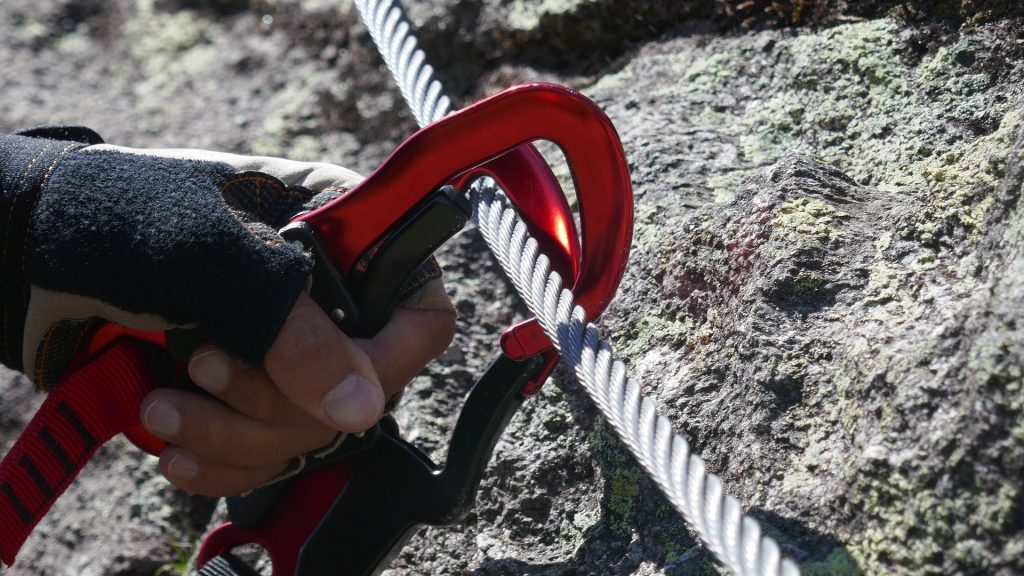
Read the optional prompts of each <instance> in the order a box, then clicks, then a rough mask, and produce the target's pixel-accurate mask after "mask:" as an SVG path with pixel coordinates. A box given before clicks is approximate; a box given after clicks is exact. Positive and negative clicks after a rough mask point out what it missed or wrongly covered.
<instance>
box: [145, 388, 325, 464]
mask: <svg viewBox="0 0 1024 576" xmlns="http://www.w3.org/2000/svg"><path fill="white" fill-rule="evenodd" d="M140 418H141V420H142V423H143V425H144V426H145V427H146V429H147V430H149V431H150V432H152V433H153V434H154V435H156V436H158V437H160V438H162V439H164V440H166V441H167V442H169V443H171V444H174V445H176V446H180V447H182V448H185V449H187V450H188V451H190V452H192V453H194V454H196V455H197V456H199V457H201V458H203V459H205V460H210V461H214V462H219V463H222V464H225V465H228V466H239V467H260V466H267V465H272V464H278V463H281V462H286V461H288V460H290V459H291V458H292V457H294V456H295V455H297V454H303V453H306V452H310V451H312V450H316V449H318V448H321V447H323V446H324V445H326V444H329V443H330V442H331V441H332V440H333V439H334V437H335V436H336V435H337V432H336V431H335V430H333V429H331V428H327V427H325V426H320V425H317V424H316V423H315V422H313V423H307V425H306V426H305V427H296V426H280V425H276V424H273V423H268V422H265V421H261V420H256V419H254V418H250V417H248V416H246V415H244V414H241V413H239V412H237V411H235V410H234V409H232V408H230V407H228V406H226V405H224V404H223V403H222V402H220V401H218V400H216V399H214V398H210V397H207V396H202V395H199V394H194V393H191V392H186V391H184V390H173V389H168V388H162V389H158V390H155V391H153V392H150V393H149V394H148V395H147V396H146V397H145V398H144V399H143V401H142V405H141V407H140ZM310 424H312V426H311V425H310Z"/></svg>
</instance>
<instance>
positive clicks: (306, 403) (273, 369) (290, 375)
mask: <svg viewBox="0 0 1024 576" xmlns="http://www.w3.org/2000/svg"><path fill="white" fill-rule="evenodd" d="M264 369H265V370H266V372H267V375H268V376H270V378H271V379H272V380H273V381H274V383H275V384H276V385H277V387H278V388H279V389H280V390H281V392H282V393H283V394H284V395H285V396H286V397H288V399H290V400H291V401H292V402H294V403H295V404H296V405H298V406H299V407H300V408H301V409H303V410H304V411H305V412H306V413H307V414H309V415H310V416H312V417H313V418H315V419H316V420H318V421H320V422H321V423H323V424H325V425H327V426H330V427H332V428H335V429H337V430H341V431H344V432H361V431H363V430H366V429H367V428H369V427H370V426H373V425H374V424H375V423H376V422H377V420H379V419H380V417H381V415H382V414H383V413H384V401H385V396H384V392H383V391H382V390H381V386H380V381H379V379H378V377H377V373H376V371H375V370H374V368H373V364H372V363H371V362H370V359H369V357H368V356H367V355H366V353H364V352H363V351H362V350H361V349H360V348H359V347H357V346H356V345H355V344H354V343H353V342H352V340H351V339H350V338H349V337H348V336H345V335H344V334H342V332H341V331H340V330H338V328H337V327H335V326H334V323H333V322H331V320H330V319H329V318H328V317H327V315H326V314H325V313H324V311H323V310H321V309H320V307H319V306H317V304H316V303H315V302H313V300H312V299H311V298H310V297H309V296H308V295H306V294H302V295H300V296H299V300H298V302H297V303H296V304H295V307H294V308H293V309H292V313H291V315H290V316H289V317H288V320H286V321H285V324H284V326H283V327H282V328H281V331H280V333H279V334H278V335H277V339H276V340H275V341H274V344H273V345H271V347H270V350H269V351H268V352H267V355H266V358H265V359H264Z"/></svg>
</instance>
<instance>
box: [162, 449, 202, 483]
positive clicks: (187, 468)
mask: <svg viewBox="0 0 1024 576" xmlns="http://www.w3.org/2000/svg"><path fill="white" fill-rule="evenodd" d="M198 473H199V463H198V462H196V460H195V458H193V457H192V456H190V455H189V454H188V453H186V452H178V453H177V454H175V455H174V456H173V457H171V461H170V462H168V463H167V475H168V476H171V477H174V478H177V479H179V480H191V479H193V478H195V477H196V474H198Z"/></svg>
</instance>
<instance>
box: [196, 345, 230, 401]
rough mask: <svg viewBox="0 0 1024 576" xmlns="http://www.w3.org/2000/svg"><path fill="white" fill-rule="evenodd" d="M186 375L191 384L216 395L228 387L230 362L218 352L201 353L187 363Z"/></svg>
mask: <svg viewBox="0 0 1024 576" xmlns="http://www.w3.org/2000/svg"><path fill="white" fill-rule="evenodd" d="M188 375H189V376H190V377H191V378H192V381H193V382H195V383H196V384H199V385H200V386H202V387H203V388H205V389H207V390H209V391H210V392H213V393H214V394H216V393H217V392H220V391H221V390H223V389H224V388H226V387H227V385H228V379H229V378H231V360H230V359H229V358H228V356H227V354H224V353H223V352H221V351H219V350H210V351H208V352H203V353H202V354H200V355H198V356H196V357H195V358H193V359H192V360H191V361H190V362H189V363H188Z"/></svg>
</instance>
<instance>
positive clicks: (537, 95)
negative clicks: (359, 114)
mask: <svg viewBox="0 0 1024 576" xmlns="http://www.w3.org/2000/svg"><path fill="white" fill-rule="evenodd" d="M538 139H546V140H551V141H553V142H555V143H556V144H558V145H559V146H561V147H562V150H563V152H564V154H565V156H566V159H567V161H568V163H569V166H570V169H571V171H572V173H573V178H574V183H575V187H576V191H577V195H578V201H579V205H580V211H581V214H580V222H581V227H582V238H583V242H582V246H580V245H578V244H574V242H575V240H574V239H575V238H576V234H575V226H574V224H573V219H572V215H571V213H570V212H569V210H568V208H567V206H566V203H565V200H564V196H563V195H562V194H561V191H560V190H559V191H558V198H557V201H555V200H554V199H553V194H554V187H556V186H557V183H555V184H551V182H553V180H547V181H546V180H545V176H544V175H545V174H550V172H549V170H550V169H549V168H547V166H546V164H545V165H544V170H543V171H542V172H541V174H542V176H541V177H539V178H538V176H537V175H536V173H535V172H532V171H531V163H533V162H536V161H539V156H533V155H535V154H536V151H533V150H532V149H530V148H525V149H524V148H523V146H524V145H527V144H528V143H529V142H531V141H533V140H538ZM510 151H511V152H512V154H511V155H509V154H508V153H509V152H510ZM485 175H488V176H492V177H494V178H495V179H496V180H498V181H499V182H500V183H501V184H502V185H503V187H504V188H505V189H506V190H507V192H508V195H509V197H510V199H511V200H512V201H513V203H515V204H516V205H517V206H518V207H520V210H521V212H522V214H523V216H524V220H525V222H526V223H527V225H528V226H529V227H530V228H531V232H533V233H534V234H535V235H536V236H537V237H539V240H538V241H539V242H540V243H541V247H542V249H543V251H544V252H546V253H548V254H549V257H551V258H552V260H553V261H561V262H562V266H563V267H565V268H567V269H568V270H561V271H560V272H563V274H565V273H567V274H568V275H567V276H566V282H565V284H566V285H567V286H570V287H573V290H574V293H575V296H576V300H577V302H578V303H579V304H580V305H582V306H583V307H584V308H585V310H586V311H587V318H588V319H593V318H595V317H596V316H597V315H598V314H599V313H600V312H601V311H603V310H604V308H605V307H606V306H607V305H608V303H609V302H610V301H611V299H612V298H613V296H614V294H615V291H616V290H617V288H618V284H619V281H620V279H621V277H622V274H623V271H624V269H625V264H626V258H627V256H628V253H629V245H630V240H631V236H632V189H631V186H630V181H629V174H628V169H627V165H626V161H625V156H624V154H623V151H622V147H621V144H620V142H619V139H618V136H617V134H616V133H615V131H614V128H612V126H611V122H610V121H609V120H608V118H607V117H606V116H605V115H604V113H603V112H601V110H600V109H599V108H598V107H597V106H596V105H595V104H594V103H592V102H591V101H589V100H587V99H586V98H584V97H583V96H581V95H580V94H579V93H577V92H575V91H573V90H571V89H568V88H564V87H561V86H555V85H550V84H532V85H528V86H520V87H516V88H512V89H510V90H507V91H505V92H502V93H501V94H498V95H496V96H493V97H491V98H488V99H486V100H483V101H481V102H479V103H477V104H474V105H473V106H470V107H468V108H466V109H464V110H462V111H460V112H457V113H455V114H453V115H451V116H448V117H447V118H445V119H443V120H441V121H439V122H437V123H435V124H432V125H430V126H428V127H426V128H424V129H423V130H420V131H419V132H417V133H416V134H415V135H413V136H412V137H411V138H409V139H408V140H406V141H405V142H404V143H403V144H402V145H401V146H400V147H399V148H398V149H397V150H396V151H395V152H394V153H393V154H392V155H391V157H389V158H388V160H387V161H386V162H385V163H384V164H382V165H381V166H380V167H379V168H378V169H377V170H376V171H375V172H374V173H373V174H372V175H371V176H370V177H369V178H367V179H366V181H364V182H363V183H362V184H361V185H360V186H358V187H357V188H355V189H353V190H352V191H351V192H350V193H349V194H348V195H346V196H344V197H342V198H340V199H339V200H337V201H335V202H334V203H331V204H329V205H327V206H325V207H323V208H321V209H319V210H317V211H315V212H311V213H308V214H305V215H302V216H300V217H299V218H298V219H299V220H301V221H304V222H306V223H308V224H310V225H311V226H313V227H315V228H316V229H317V230H318V232H319V233H320V235H321V237H323V238H325V239H327V241H328V250H329V251H330V252H331V255H332V257H333V258H334V259H335V261H336V262H337V264H338V265H339V267H340V268H341V269H342V271H343V273H347V272H349V271H350V270H351V269H352V268H353V266H355V264H356V263H357V262H360V261H361V259H362V258H363V251H364V250H365V249H366V247H368V246H372V245H373V243H374V242H375V241H376V238H377V237H378V236H379V235H380V231H381V229H382V228H384V227H386V226H388V225H390V221H389V220H388V219H387V213H388V211H397V212H405V211H408V210H411V209H412V208H413V207H414V206H415V205H416V203H417V202H419V201H420V199H421V198H423V196H424V194H426V193H428V192H429V191H431V190H434V189H436V188H439V187H440V186H442V185H444V184H453V185H456V187H457V188H459V187H461V188H463V189H464V187H465V186H466V185H468V184H469V183H470V182H471V181H472V180H474V179H476V178H478V177H480V176H485ZM519 179H522V180H523V181H524V182H525V183H526V185H525V186H523V187H517V182H518V181H519ZM537 182H541V183H542V185H540V186H537V185H536V183H537ZM522 206H529V207H530V209H529V210H522ZM536 230H539V231H540V232H539V233H538V232H536ZM556 258H557V259H558V260H555V259H556ZM575 262H578V263H579V264H578V266H573V263H575ZM538 334H539V335H540V336H538ZM502 343H503V350H504V356H505V358H506V359H505V360H504V362H506V363H513V364H510V365H514V363H516V362H517V361H522V360H523V359H524V358H527V357H531V356H536V355H538V354H541V353H545V354H547V356H548V364H547V365H546V366H545V367H543V368H541V369H540V370H539V372H540V374H541V377H540V381H542V380H543V377H546V375H547V373H548V371H549V370H550V367H551V366H552V363H551V358H552V355H551V354H550V353H549V352H546V350H548V349H550V347H551V344H550V342H549V341H548V340H547V338H546V337H545V336H544V335H543V333H542V332H540V330H539V329H538V328H537V326H536V323H535V322H532V323H531V322H528V323H524V324H521V325H519V326H517V327H514V328H512V329H510V331H509V332H508V333H507V334H506V335H505V337H504V338H503V340H502ZM516 345H518V347H517V346H516ZM555 359H556V360H557V358H555ZM523 364H524V363H522V362H520V366H519V367H517V368H515V369H508V368H506V369H507V370H509V371H510V372H511V373H514V374H519V375H520V376H521V377H523V378H525V376H523V375H522V372H521V370H529V371H531V372H532V371H533V370H534V369H532V368H528V367H525V366H524V365H523ZM492 368H493V367H492ZM537 380H538V379H537V378H534V381H537ZM475 392H476V388H474V392H471V394H470V399H471V400H473V399H474V393H475ZM503 402H504V403H503V404H502V406H504V407H505V408H503V409H505V410H514V409H515V407H516V406H518V404H516V403H515V402H514V401H511V400H504V401H503ZM507 415H508V414H502V415H500V416H507ZM463 417H466V414H465V412H464V413H463V414H462V415H461V416H460V423H461V422H463ZM468 418H470V419H472V418H474V416H472V415H471V416H468ZM496 420H502V421H506V422H507V418H504V419H503V418H496ZM470 427H471V425H470ZM458 428H459V426H458V425H457V426H456V429H457V430H458ZM493 429H494V430H497V429H498V428H493ZM454 440H455V438H453V442H454ZM461 440H465V439H464V438H462V439H461ZM491 440H492V438H483V437H475V438H473V439H472V440H471V441H472V442H475V443H478V444H489V445H492V446H493V443H492V442H491ZM453 445H454V444H453ZM480 454H481V453H480V452H475V453H474V455H475V458H476V460H475V461H476V462H478V463H479V462H480V461H481V457H480ZM487 454H489V451H487ZM451 456H452V453H451V451H450V452H449V457H451ZM355 458H359V456H356V457H355ZM410 459H411V460H410V462H413V463H417V464H422V462H420V460H421V459H420V458H419V457H410ZM483 461H484V462H485V461H486V460H483ZM410 462H406V463H405V465H411V464H410ZM370 464H371V462H369V461H367V462H361V463H359V464H357V465H356V467H355V468H352V460H351V459H350V460H347V461H345V462H344V465H345V468H344V469H343V470H342V469H341V468H339V473H338V474H328V473H326V472H322V471H317V472H315V473H314V474H311V475H309V476H306V477H302V478H299V479H298V480H297V483H296V485H295V486H292V487H291V488H290V489H289V491H288V492H287V494H286V500H285V501H284V505H285V507H286V509H280V508H275V510H274V511H273V513H272V515H271V516H270V517H269V518H268V519H266V520H265V521H264V523H263V524H262V525H261V526H260V527H259V528H258V529H252V528H250V529H241V528H239V527H236V526H234V525H233V524H231V523H227V524H225V525H223V526H221V527H219V528H218V529H217V530H215V531H214V532H213V533H211V535H210V536H209V538H208V539H207V540H206V541H205V542H204V543H203V546H202V548H201V550H200V556H199V563H200V565H202V564H203V563H205V562H207V561H208V560H210V559H212V558H214V557H216V556H218V555H220V554H223V553H225V552H227V551H228V550H230V549H231V548H232V547H234V546H237V545H240V544H244V543H249V542H255V543H258V544H261V545H262V546H263V547H264V548H266V549H267V550H268V552H269V553H270V555H271V557H272V560H273V564H274V573H275V574H277V575H280V576H285V575H287V576H291V575H292V574H294V571H295V570H296V567H298V566H299V561H300V553H303V550H304V547H305V554H309V553H311V551H310V550H309V548H310V546H311V542H312V541H313V539H314V537H316V539H317V540H323V539H324V538H327V539H328V540H331V541H333V540H332V539H331V537H330V534H319V533H318V531H323V530H325V529H326V528H325V526H326V525H328V524H329V522H328V520H332V521H333V522H335V523H336V522H338V521H341V522H347V520H345V519H339V518H335V517H330V518H329V517H328V515H329V510H330V511H331V512H335V511H336V508H334V507H332V506H335V507H336V506H338V505H339V502H340V500H331V499H325V498H324V495H325V494H328V493H329V494H341V493H342V491H343V490H345V489H346V488H347V487H348V486H349V483H350V480H349V478H350V474H353V473H355V474H359V473H360V470H362V469H363V468H364V467H369V465H370ZM424 465H425V466H427V468H426V469H420V468H417V467H416V466H413V467H412V468H409V469H408V470H410V475H409V476H408V478H409V479H410V480H409V481H413V480H412V479H413V478H417V477H416V476H414V475H412V472H411V471H412V470H419V471H420V477H418V479H416V480H415V481H418V482H423V484H424V485H426V484H429V483H435V484H436V483H437V482H438V481H440V480H439V478H443V476H444V474H445V473H446V472H449V469H448V465H451V461H449V463H448V465H446V468H445V470H444V471H443V472H441V471H438V472H437V473H436V474H435V473H434V472H432V471H431V469H430V466H431V465H430V464H424ZM403 466H404V465H403ZM482 468H483V465H482V464H481V465H480V470H478V471H477V472H476V473H482ZM396 469H397V470H402V469H403V468H402V467H401V466H399V467H398V468H396ZM340 472H344V473H340ZM371 476H372V474H371ZM384 476H387V477H389V478H390V477H391V476H393V474H385V475H384ZM381 481H383V477H382V479H381ZM378 483H379V482H378ZM370 484H371V487H370V488H367V482H366V481H365V479H364V482H363V483H362V484H361V485H360V486H361V487H362V489H363V490H372V489H373V488H372V484H373V482H372V481H371V482H370ZM472 491H475V487H474V488H470V489H467V490H456V492H458V493H459V495H460V497H461V498H464V499H465V498H468V499H469V500H471V498H472V496H471V492H472ZM463 492H470V495H469V496H467V495H466V494H464V493H463ZM350 497H351V496H350ZM340 498H341V496H339V499H340ZM438 499H441V500H443V499H444V498H440V497H435V498H429V497H428V498H426V500H427V501H430V502H434V501H436V500H438ZM422 500H424V499H423V498H412V499H411V500H410V506H412V505H414V504H413V503H416V502H420V501H422ZM296 510H300V511H301V514H303V515H305V516H304V519H303V520H302V522H298V523H297V522H296V521H295V519H294V516H295V513H296V512H295V511H296ZM335 516H336V514H335ZM441 516H444V517H445V518H446V519H447V520H446V521H452V518H451V517H448V516H445V515H444V514H442V515H441ZM309 518H316V519H323V520H321V521H320V524H319V525H316V526H313V527H312V528H310V524H311V523H310V521H309ZM314 524H315V523H314ZM388 526H391V525H390V524H389V525H388ZM395 526H405V524H402V523H401V522H398V523H396V524H395ZM387 536H388V537H394V538H397V535H395V534H388V535H387ZM362 551H363V550H362V549H360V550H358V551H353V554H358V553H361V552H362ZM373 558H379V556H373ZM307 559H308V558H307ZM348 560H349V561H350V562H352V561H354V559H353V558H348ZM361 560H365V559H362V558H361ZM373 561H375V560H373V559H372V558H371V563H372V562H373ZM339 562H341V563H344V562H346V558H341V559H339ZM319 569H320V570H321V571H322V572H325V573H333V572H332V570H331V569H330V568H328V567H323V566H321V567H320V568H319ZM360 573H361V572H360Z"/></svg>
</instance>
